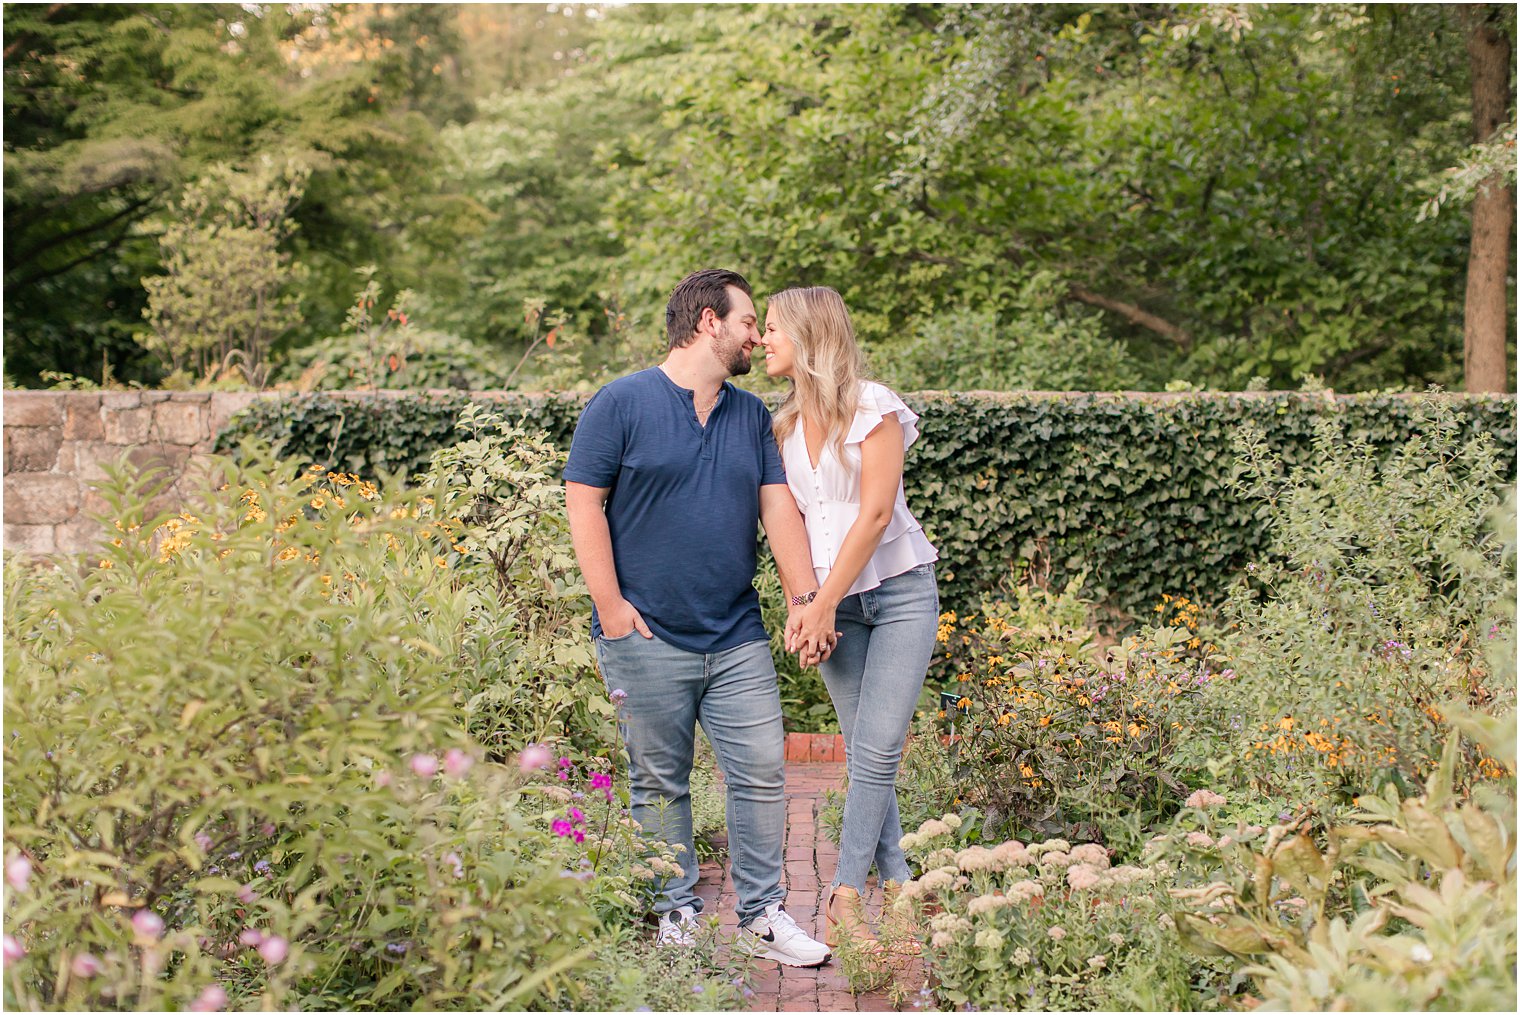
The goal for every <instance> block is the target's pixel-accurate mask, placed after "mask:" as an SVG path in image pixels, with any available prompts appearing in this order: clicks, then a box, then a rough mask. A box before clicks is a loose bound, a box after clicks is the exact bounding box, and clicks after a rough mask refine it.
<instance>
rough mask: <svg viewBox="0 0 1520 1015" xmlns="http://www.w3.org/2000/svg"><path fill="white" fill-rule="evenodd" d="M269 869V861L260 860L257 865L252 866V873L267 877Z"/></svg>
mask: <svg viewBox="0 0 1520 1015" xmlns="http://www.w3.org/2000/svg"><path fill="white" fill-rule="evenodd" d="M270 869H271V868H270V866H269V861H268V860H260V861H259V862H258V863H256V864H254V865H253V872H254V873H255V874H265V875H267V874H268V873H269V871H270Z"/></svg>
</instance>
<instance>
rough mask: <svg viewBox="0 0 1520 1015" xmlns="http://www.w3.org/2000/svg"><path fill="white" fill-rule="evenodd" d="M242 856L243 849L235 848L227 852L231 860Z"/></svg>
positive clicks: (239, 858)
mask: <svg viewBox="0 0 1520 1015" xmlns="http://www.w3.org/2000/svg"><path fill="white" fill-rule="evenodd" d="M242 858H243V851H242V850H240V849H234V850H233V851H232V852H231V853H228V854H227V859H229V860H241V859H242Z"/></svg>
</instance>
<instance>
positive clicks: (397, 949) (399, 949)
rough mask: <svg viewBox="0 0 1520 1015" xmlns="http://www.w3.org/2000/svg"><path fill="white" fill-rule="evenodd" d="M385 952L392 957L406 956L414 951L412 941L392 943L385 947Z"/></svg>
mask: <svg viewBox="0 0 1520 1015" xmlns="http://www.w3.org/2000/svg"><path fill="white" fill-rule="evenodd" d="M385 950H386V951H388V952H390V953H391V954H392V955H405V954H406V953H407V952H409V951H411V950H412V943H411V942H410V941H392V942H391V943H390V944H388V945H386V946H385Z"/></svg>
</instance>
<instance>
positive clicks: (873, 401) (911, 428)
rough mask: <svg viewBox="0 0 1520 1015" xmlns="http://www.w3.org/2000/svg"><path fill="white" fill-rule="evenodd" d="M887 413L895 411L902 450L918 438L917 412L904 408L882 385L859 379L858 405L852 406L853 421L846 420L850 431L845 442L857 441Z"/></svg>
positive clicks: (849, 443)
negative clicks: (899, 426)
mask: <svg viewBox="0 0 1520 1015" xmlns="http://www.w3.org/2000/svg"><path fill="white" fill-rule="evenodd" d="M889 414H890V415H895V416H896V417H897V422H898V423H900V424H901V425H902V432H903V450H904V451H906V450H908V449H909V448H910V447H912V446H913V442H914V441H916V440H918V413H916V412H914V411H913V410H912V409H910V408H908V406H907V404H906V403H905V402H903V400H902V399H901V398H898V397H897V394H896V393H895V392H893V391H892V389H891V388H889V387H887V386H886V385H884V384H876V383H873V382H871V381H865V382H863V383H862V384H861V386H860V406H859V407H858V408H857V409H856V410H855V422H853V423H852V424H850V432H849V433H848V434H846V435H845V439H844V442H845V445H846V446H848V445H851V444H860V443H861V442H862V441H864V440H865V439H866V437H867V436H868V435H869V434H870V433H871V431H872V430H875V429H876V427H877V426H878V425H879V424H880V423H881V421H882V420H883V419H885V418H886V417H887V416H888V415H889Z"/></svg>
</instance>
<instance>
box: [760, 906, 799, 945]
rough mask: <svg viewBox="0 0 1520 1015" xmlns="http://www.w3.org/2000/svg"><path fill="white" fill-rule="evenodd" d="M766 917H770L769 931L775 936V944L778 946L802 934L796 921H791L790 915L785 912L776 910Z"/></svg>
mask: <svg viewBox="0 0 1520 1015" xmlns="http://www.w3.org/2000/svg"><path fill="white" fill-rule="evenodd" d="M766 915H767V916H769V917H770V930H771V932H772V933H773V934H775V935H776V942H777V943H778V944H779V943H781V942H782V941H790V940H792V939H793V938H795V937H797V936H798V935H799V934H803V930H802V928H801V927H799V926H797V921H796V920H793V919H792V917H791V914H790V913H788V912H787V911H786V910H784V909H777V910H776V911H775V912H774V913H768V914H766Z"/></svg>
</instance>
